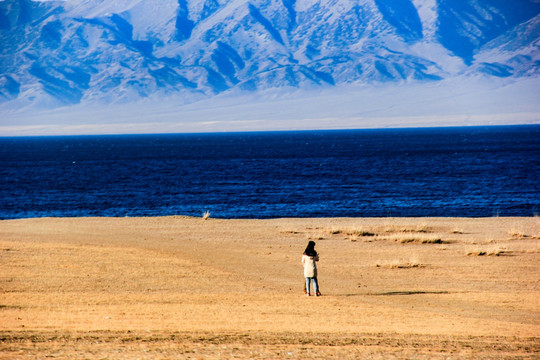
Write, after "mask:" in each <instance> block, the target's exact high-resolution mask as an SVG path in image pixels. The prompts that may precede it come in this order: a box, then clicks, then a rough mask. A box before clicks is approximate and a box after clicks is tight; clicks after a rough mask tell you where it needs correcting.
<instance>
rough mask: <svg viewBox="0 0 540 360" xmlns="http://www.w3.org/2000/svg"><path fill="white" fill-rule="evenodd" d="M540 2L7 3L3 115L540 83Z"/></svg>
mask: <svg viewBox="0 0 540 360" xmlns="http://www.w3.org/2000/svg"><path fill="white" fill-rule="evenodd" d="M539 14H540V1H539V0H512V1H508V0H459V1H456V0H301V1H300V0H115V1H110V0H65V1H50V0H49V1H45V0H41V1H37V0H4V1H0V103H3V104H0V109H2V108H3V109H22V108H32V109H37V108H55V107H61V106H66V105H72V104H79V103H81V104H85V103H94V104H122V103H129V102H133V101H139V100H140V99H145V98H152V99H155V98H164V97H167V98H171V97H172V98H174V99H175V101H176V102H178V103H183V104H188V103H194V102H197V101H200V100H203V99H208V98H211V97H214V96H216V95H217V94H221V93H230V92H238V93H244V94H245V93H252V92H258V91H265V90H272V89H283V88H286V89H296V88H298V89H313V88H322V89H325V88H333V87H341V86H343V85H350V84H371V85H378V84H388V83H390V84H396V83H397V84H411V83H413V84H414V83H429V82H439V81H442V80H445V79H446V80H447V79H453V78H456V77H479V76H480V77H487V78H508V79H521V78H530V77H534V78H536V77H537V76H538V75H539V73H540V69H539V64H540V52H539V42H540V15H539Z"/></svg>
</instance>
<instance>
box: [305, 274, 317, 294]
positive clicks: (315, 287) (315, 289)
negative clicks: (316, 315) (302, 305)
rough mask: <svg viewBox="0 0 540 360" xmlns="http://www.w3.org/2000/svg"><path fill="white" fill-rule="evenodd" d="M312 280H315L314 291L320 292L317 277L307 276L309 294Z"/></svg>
mask: <svg viewBox="0 0 540 360" xmlns="http://www.w3.org/2000/svg"><path fill="white" fill-rule="evenodd" d="M311 281H313V291H315V294H317V293H318V292H319V282H318V281H317V277H311V278H310V277H307V278H306V291H307V293H308V294H309V289H310V287H311Z"/></svg>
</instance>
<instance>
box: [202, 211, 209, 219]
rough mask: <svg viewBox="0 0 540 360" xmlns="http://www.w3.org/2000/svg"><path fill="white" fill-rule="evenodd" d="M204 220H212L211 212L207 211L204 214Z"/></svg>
mask: <svg viewBox="0 0 540 360" xmlns="http://www.w3.org/2000/svg"><path fill="white" fill-rule="evenodd" d="M202 218H203V220H208V219H209V218H210V211H208V210H206V211H205V212H204V213H203V216H202Z"/></svg>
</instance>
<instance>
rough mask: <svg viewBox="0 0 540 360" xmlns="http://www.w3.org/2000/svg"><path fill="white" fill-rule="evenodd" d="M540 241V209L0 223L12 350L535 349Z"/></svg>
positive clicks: (1, 339)
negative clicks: (315, 288)
mask: <svg viewBox="0 0 540 360" xmlns="http://www.w3.org/2000/svg"><path fill="white" fill-rule="evenodd" d="M539 239H540V218H538V217H532V218H498V217H494V218H484V219H457V218H414V219H409V218H374V219H364V218H362V219H355V218H343V219H273V220H218V219H208V220H203V219H198V218H187V217H156V218H76V219H71V218H45V219H27V220H10V221H0V359H36V358H39V359H43V358H49V357H50V358H57V359H71V358H78V359H84V358H89V359H98V358H99V359H173V358H178V359H220V358H256V359H310V358H317V359H321V358H322V359H355V358H366V359H407V358H410V359H461V358H469V359H538V358H540V296H539V295H540V292H539V290H540V277H539V275H540V240H539ZM309 240H315V241H316V242H317V246H316V249H317V250H318V251H319V253H320V258H321V261H320V263H319V265H318V267H319V282H320V285H321V291H322V293H323V296H322V297H306V296H305V295H303V281H304V279H303V271H302V265H301V263H300V258H301V254H302V251H303V249H304V248H305V246H306V244H307V242H308V241H309Z"/></svg>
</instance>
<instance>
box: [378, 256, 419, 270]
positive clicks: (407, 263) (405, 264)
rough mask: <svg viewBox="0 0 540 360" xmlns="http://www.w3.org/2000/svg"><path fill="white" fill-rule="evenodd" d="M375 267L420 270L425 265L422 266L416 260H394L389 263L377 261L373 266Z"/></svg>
mask: <svg viewBox="0 0 540 360" xmlns="http://www.w3.org/2000/svg"><path fill="white" fill-rule="evenodd" d="M375 266H376V267H382V268H387V269H413V268H421V267H424V266H425V265H422V264H421V263H420V262H419V261H418V259H417V258H414V257H413V258H410V259H394V260H390V261H379V262H377V264H376V265H375Z"/></svg>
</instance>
